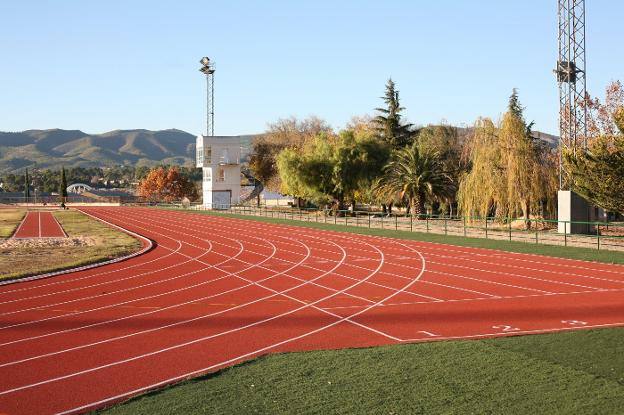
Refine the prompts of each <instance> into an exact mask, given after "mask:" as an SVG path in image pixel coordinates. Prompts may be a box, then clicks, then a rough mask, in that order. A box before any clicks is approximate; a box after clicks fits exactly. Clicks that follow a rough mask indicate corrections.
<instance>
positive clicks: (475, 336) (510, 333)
mask: <svg viewBox="0 0 624 415" xmlns="http://www.w3.org/2000/svg"><path fill="white" fill-rule="evenodd" d="M617 326H624V321H623V322H619V323H604V324H593V325H585V326H574V327H556V328H550V329H535V330H515V331H508V332H504V331H500V332H497V333H484V334H468V335H465V336H438V337H435V338H431V339H429V338H427V339H422V338H414V339H402V340H401V342H404V343H408V342H411V343H415V342H419V341H423V340H426V341H440V340H461V339H479V338H487V337H503V336H519V335H523V334H540V333H555V332H558V331H570V330H583V329H595V328H600V327H617Z"/></svg>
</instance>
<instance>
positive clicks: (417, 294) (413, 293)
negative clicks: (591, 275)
mask: <svg viewBox="0 0 624 415" xmlns="http://www.w3.org/2000/svg"><path fill="white" fill-rule="evenodd" d="M163 220H164V219H163ZM170 222H171V221H170ZM191 222H192V223H197V226H198V227H199V228H206V227H205V226H202V225H201V224H200V223H199V222H197V221H191ZM172 223H176V224H177V223H178V222H172ZM177 227H178V228H182V229H189V228H186V227H183V226H179V225H178V226H177ZM215 227H217V226H216V225H215ZM221 228H223V229H231V227H225V226H224V227H221ZM241 230H242V229H241ZM277 234H279V232H277ZM302 236H306V235H305V234H302ZM308 237H311V238H316V239H319V238H317V237H315V236H309V235H308ZM343 238H344V236H343ZM354 240H358V241H361V239H354ZM389 241H392V242H395V243H396V241H395V240H389ZM403 246H404V247H407V245H403ZM320 250H321V251H323V249H320ZM361 258H365V257H361ZM391 265H396V266H400V267H402V268H408V269H412V270H414V269H415V268H414V267H412V266H409V265H405V264H395V263H393V264H391ZM350 266H352V267H356V268H360V269H363V270H368V269H367V268H365V267H360V266H358V265H355V264H350ZM429 272H434V273H438V274H443V275H448V276H451V277H459V278H464V279H472V280H475V281H479V282H483V283H486V284H493V285H502V286H509V287H513V288H518V289H522V290H528V291H536V292H543V293H550V291H544V290H538V289H534V288H528V287H524V286H516V285H511V284H505V283H499V282H496V281H491V280H482V279H478V278H474V277H463V276H459V275H456V274H450V273H441V272H439V271H431V270H429ZM380 274H384V275H391V276H395V277H398V278H405V277H404V276H402V275H398V274H394V273H391V272H387V271H381V272H380ZM339 275H341V274H339ZM341 276H344V275H341ZM344 277H346V278H350V277H347V276H344ZM420 282H422V283H425V284H434V285H436V283H432V282H431V281H426V280H421V281H420ZM369 284H372V285H376V286H380V287H383V288H387V289H393V288H392V287H389V286H386V285H383V284H378V283H374V282H369ZM437 285H440V284H439V283H438V284H437ZM445 287H447V288H451V289H454V290H458V291H466V289H464V288H461V287H455V286H448V285H445ZM468 291H473V290H468ZM473 292H475V293H477V294H480V295H490V296H492V297H497V296H498V295H495V294H489V293H482V292H476V291H473ZM406 293H407V294H412V295H416V296H419V297H422V298H428V299H431V300H433V301H442V300H441V299H439V298H435V297H431V296H426V295H424V294H419V293H416V292H413V291H406Z"/></svg>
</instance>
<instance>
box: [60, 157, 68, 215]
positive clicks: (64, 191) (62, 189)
mask: <svg viewBox="0 0 624 415" xmlns="http://www.w3.org/2000/svg"><path fill="white" fill-rule="evenodd" d="M59 197H60V198H61V207H62V208H64V207H65V199H66V198H67V179H66V177H65V166H63V167H61V180H60V184H59Z"/></svg>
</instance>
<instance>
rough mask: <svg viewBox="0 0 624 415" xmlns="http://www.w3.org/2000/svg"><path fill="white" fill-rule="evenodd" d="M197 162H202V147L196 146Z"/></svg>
mask: <svg viewBox="0 0 624 415" xmlns="http://www.w3.org/2000/svg"><path fill="white" fill-rule="evenodd" d="M197 164H204V148H203V147H197Z"/></svg>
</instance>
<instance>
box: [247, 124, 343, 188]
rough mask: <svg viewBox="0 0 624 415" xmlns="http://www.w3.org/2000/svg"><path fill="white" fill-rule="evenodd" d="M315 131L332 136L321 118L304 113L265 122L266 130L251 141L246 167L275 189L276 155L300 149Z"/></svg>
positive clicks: (328, 127) (277, 185)
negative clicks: (302, 117)
mask: <svg viewBox="0 0 624 415" xmlns="http://www.w3.org/2000/svg"><path fill="white" fill-rule="evenodd" d="M319 134H325V135H327V136H332V135H333V134H334V133H333V130H332V128H331V127H330V126H329V125H328V124H327V122H325V121H324V120H322V119H320V118H317V117H308V118H306V119H303V120H298V119H297V118H295V117H291V118H286V119H279V120H277V121H276V122H274V123H271V124H269V126H268V128H267V131H266V132H265V133H264V134H263V135H262V136H261V137H259V138H257V139H255V140H254V142H253V150H252V155H251V157H250V159H249V170H250V171H251V173H252V174H253V176H254V178H255V179H257V180H259V181H260V182H261V183H262V184H263V185H264V187H266V188H267V189H269V190H272V191H279V190H280V187H281V184H280V175H279V174H278V169H277V155H278V154H279V153H280V152H281V151H282V150H284V149H293V150H295V151H301V150H302V149H303V148H304V147H305V145H306V143H307V142H309V141H310V140H312V139H313V138H314V137H316V136H317V135H319Z"/></svg>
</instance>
